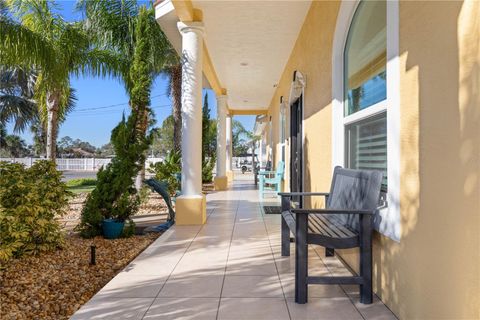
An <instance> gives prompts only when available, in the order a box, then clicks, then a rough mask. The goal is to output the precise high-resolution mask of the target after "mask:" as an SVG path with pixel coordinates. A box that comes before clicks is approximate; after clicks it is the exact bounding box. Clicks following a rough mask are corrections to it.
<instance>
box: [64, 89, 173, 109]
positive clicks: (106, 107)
mask: <svg viewBox="0 0 480 320" xmlns="http://www.w3.org/2000/svg"><path fill="white" fill-rule="evenodd" d="M166 95H167V94H166V93H163V94H158V95H155V96H152V97H150V99H153V98H158V97H162V96H166ZM125 105H128V102H124V103H117V104H111V105H108V106H103V107H94V108H83V109H74V110H73V111H72V113H73V112H83V111H93V110H100V109H108V108H114V107H119V106H125Z"/></svg>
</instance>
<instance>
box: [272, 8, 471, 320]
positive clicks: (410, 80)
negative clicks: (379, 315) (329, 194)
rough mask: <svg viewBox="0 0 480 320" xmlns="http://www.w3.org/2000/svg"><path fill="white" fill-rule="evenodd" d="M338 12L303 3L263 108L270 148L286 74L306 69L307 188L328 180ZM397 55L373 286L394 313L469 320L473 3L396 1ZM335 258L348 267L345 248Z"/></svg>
mask: <svg viewBox="0 0 480 320" xmlns="http://www.w3.org/2000/svg"><path fill="white" fill-rule="evenodd" d="M338 9H339V4H338V3H336V2H314V3H312V7H311V9H310V11H309V13H308V16H307V18H306V20H305V23H304V26H303V28H302V31H301V33H300V35H299V38H298V40H297V43H296V45H295V47H294V49H293V51H292V54H291V57H290V59H289V62H288V64H287V66H286V67H285V71H284V73H283V75H282V78H281V80H280V82H279V85H278V89H277V92H276V94H275V96H274V97H273V98H272V102H271V106H270V109H269V112H270V114H271V115H272V117H273V124H274V128H273V132H272V133H273V143H274V145H276V143H277V142H278V131H279V130H278V113H279V112H278V111H279V110H278V106H279V101H280V96H282V95H283V96H284V97H285V99H287V100H288V94H289V91H290V83H291V81H292V75H293V71H294V70H299V71H301V72H302V73H304V74H305V75H306V77H307V87H306V89H305V97H304V99H305V100H304V102H305V106H304V110H305V114H304V118H305V127H304V130H305V161H306V174H305V177H306V179H305V188H306V190H307V191H308V190H317V191H322V190H327V189H328V187H329V184H330V178H331V177H330V175H331V158H332V155H331V152H332V151H331V100H332V89H331V79H332V77H331V70H332V66H331V61H332V57H331V52H332V41H333V33H334V30H335V23H336V21H335V19H336V16H337V12H338ZM400 53H401V75H400V81H401V83H400V88H399V90H400V95H401V119H400V127H401V129H400V130H401V137H400V139H401V199H400V207H401V224H402V225H401V227H402V238H401V241H400V243H397V242H394V241H392V240H390V239H388V238H385V237H383V236H381V235H379V234H376V235H375V241H374V273H375V275H374V278H375V279H374V281H375V284H374V286H375V288H376V292H377V294H378V295H379V296H380V297H381V298H382V300H383V301H384V302H385V303H386V304H387V305H388V306H389V307H390V308H391V309H392V311H393V312H394V313H395V314H396V315H397V316H399V317H400V318H401V319H478V318H480V275H479V274H480V240H479V234H480V2H479V1H469V2H461V1H456V2H454V1H452V2H432V1H428V2H418V1H417V2H413V1H402V2H401V3H400ZM277 151H278V150H277ZM287 159H288V157H287ZM287 168H288V163H287ZM287 171H288V170H287ZM287 180H288V179H287ZM342 256H343V258H344V259H345V260H346V261H347V262H349V264H351V265H352V266H353V267H354V268H356V267H357V255H356V252H355V251H354V250H350V251H345V252H342Z"/></svg>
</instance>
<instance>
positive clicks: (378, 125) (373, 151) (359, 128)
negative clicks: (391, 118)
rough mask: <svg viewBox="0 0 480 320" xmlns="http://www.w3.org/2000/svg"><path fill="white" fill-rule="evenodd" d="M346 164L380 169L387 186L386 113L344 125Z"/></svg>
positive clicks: (355, 167)
mask: <svg viewBox="0 0 480 320" xmlns="http://www.w3.org/2000/svg"><path fill="white" fill-rule="evenodd" d="M345 139H346V142H347V144H346V146H347V147H346V149H347V150H346V153H345V154H346V164H347V167H348V168H351V169H361V170H380V171H382V172H383V188H382V189H384V191H386V187H387V119H386V113H385V112H383V113H382V114H380V115H377V116H374V117H369V118H366V119H363V120H361V121H357V122H355V123H352V124H350V125H347V126H346V127H345Z"/></svg>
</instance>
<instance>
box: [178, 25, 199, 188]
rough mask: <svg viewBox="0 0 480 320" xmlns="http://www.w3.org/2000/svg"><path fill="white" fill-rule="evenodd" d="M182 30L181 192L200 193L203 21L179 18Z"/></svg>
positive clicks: (179, 28) (179, 27)
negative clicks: (181, 20) (188, 20)
mask: <svg viewBox="0 0 480 320" xmlns="http://www.w3.org/2000/svg"><path fill="white" fill-rule="evenodd" d="M178 30H180V33H181V34H182V57H181V58H182V196H185V197H190V196H200V195H202V58H203V30H204V27H203V23H201V22H179V23H178Z"/></svg>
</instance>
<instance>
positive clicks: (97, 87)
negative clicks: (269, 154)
mask: <svg viewBox="0 0 480 320" xmlns="http://www.w3.org/2000/svg"><path fill="white" fill-rule="evenodd" d="M57 3H58V4H59V7H58V10H59V11H60V13H61V14H62V16H63V17H64V18H65V19H66V20H67V21H74V20H79V19H81V18H82V16H81V13H78V12H74V7H75V1H57ZM70 80H71V85H72V87H73V88H74V89H75V91H76V92H75V93H76V96H77V102H76V107H75V109H74V111H73V112H71V113H70V114H68V116H67V119H66V120H65V121H64V122H63V123H62V124H61V126H60V128H59V135H58V138H59V139H61V138H62V137H64V136H69V137H71V138H72V139H80V140H82V141H87V142H89V143H91V144H92V145H94V146H96V147H101V146H102V145H104V144H106V143H108V142H109V141H110V133H111V130H112V129H113V128H114V127H115V126H116V125H117V124H118V122H119V121H120V120H121V118H122V114H123V113H124V112H125V114H128V112H129V107H128V96H127V94H126V92H125V89H124V87H123V85H122V83H121V82H120V80H119V79H112V78H107V79H102V78H94V77H83V76H82V77H78V78H77V77H75V76H72V77H71V78H70ZM167 84H168V78H167V77H166V76H159V77H157V78H156V79H155V81H154V85H153V89H152V93H151V107H152V109H153V111H154V113H155V119H156V121H157V124H156V126H161V124H162V122H163V120H164V119H165V118H166V117H168V116H169V115H170V114H171V113H172V107H171V102H170V98H169V97H168V95H167ZM203 93H204V95H205V94H208V105H209V108H210V110H211V111H210V116H211V117H212V118H216V116H217V110H216V109H217V103H216V99H215V93H214V92H213V91H212V90H209V89H207V90H204V91H203ZM235 120H239V121H240V122H242V124H243V125H244V126H245V128H246V129H247V130H252V129H253V125H254V123H255V116H241V117H235ZM12 127H13V126H12V125H11V124H9V125H8V126H7V130H8V131H9V133H12ZM20 136H21V137H22V138H23V139H24V140H25V142H26V143H27V144H32V140H33V139H32V134H31V133H30V132H29V131H28V130H26V131H25V132H23V133H22V134H20Z"/></svg>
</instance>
